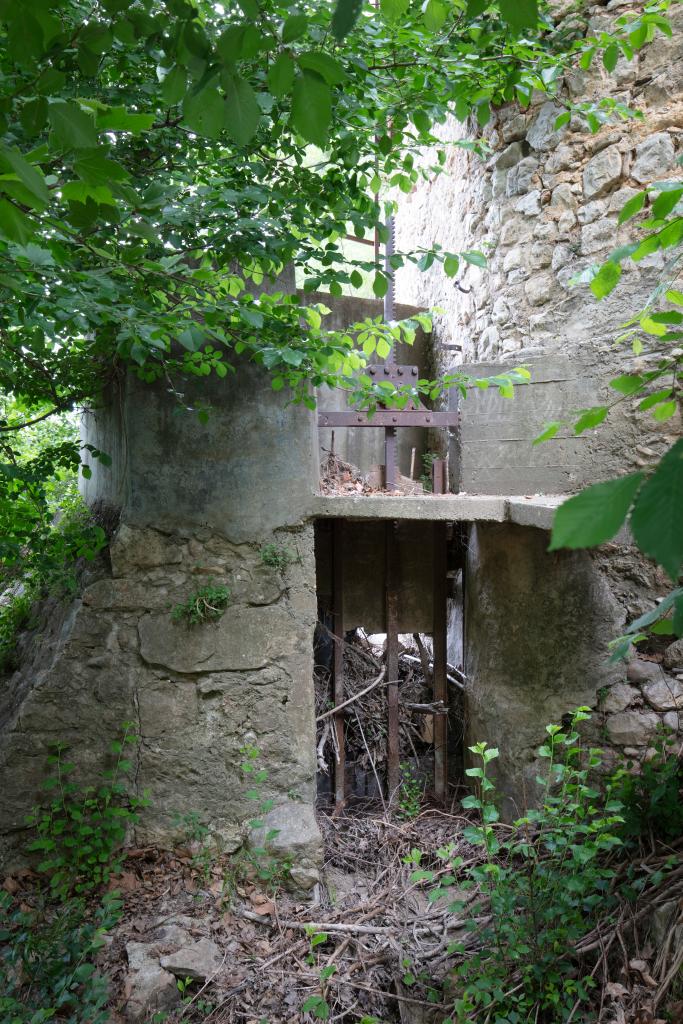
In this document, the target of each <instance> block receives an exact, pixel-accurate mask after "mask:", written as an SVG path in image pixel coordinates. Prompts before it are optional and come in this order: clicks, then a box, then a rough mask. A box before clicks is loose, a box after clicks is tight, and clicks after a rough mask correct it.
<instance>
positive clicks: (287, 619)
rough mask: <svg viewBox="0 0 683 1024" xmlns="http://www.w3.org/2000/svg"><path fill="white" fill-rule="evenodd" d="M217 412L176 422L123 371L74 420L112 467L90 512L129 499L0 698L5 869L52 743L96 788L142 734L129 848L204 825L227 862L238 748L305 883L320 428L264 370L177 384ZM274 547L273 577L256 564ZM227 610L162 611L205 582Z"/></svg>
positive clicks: (245, 804) (239, 793)
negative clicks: (100, 402)
mask: <svg viewBox="0 0 683 1024" xmlns="http://www.w3.org/2000/svg"><path fill="white" fill-rule="evenodd" d="M181 386H182V387H183V388H184V389H185V397H186V400H187V401H188V402H190V403H192V402H194V401H195V400H196V399H197V398H198V397H199V396H201V397H202V399H204V400H205V401H206V399H207V398H208V399H209V400H210V401H211V404H212V412H211V416H210V419H209V422H208V424H206V425H202V424H201V423H200V422H199V420H198V419H197V417H196V415H195V414H192V413H187V412H184V411H183V410H181V409H179V408H178V406H177V402H175V400H174V399H173V397H172V396H171V395H170V394H169V393H168V391H167V390H166V388H165V384H164V383H161V382H160V383H157V384H155V385H152V386H150V385H146V384H145V385H143V384H141V383H139V382H137V381H135V380H134V379H132V378H130V377H129V379H128V381H127V382H126V385H125V386H124V388H123V390H122V392H121V393H120V394H119V395H114V396H111V398H110V404H109V405H108V406H107V407H103V408H102V409H100V410H98V411H97V412H96V413H93V414H90V415H88V416H87V417H86V421H85V433H86V437H87V438H88V439H89V440H92V442H93V443H95V444H97V445H98V446H99V447H101V448H102V449H103V450H104V451H107V452H108V453H110V454H111V455H112V456H113V459H114V465H113V467H112V468H111V469H108V468H105V467H99V466H97V465H95V466H94V467H93V476H92V479H91V480H90V481H89V482H87V484H86V487H85V493H86V497H87V499H88V500H90V501H91V502H94V501H103V502H105V503H106V504H110V505H111V504H119V505H120V506H121V525H120V526H119V528H118V531H117V533H116V535H115V536H114V538H113V541H112V543H111V546H110V549H109V555H110V563H109V564H108V565H107V564H106V563H103V564H102V565H101V566H100V567H99V571H98V572H97V573H95V574H93V573H89V574H87V575H86V576H85V577H84V579H83V589H82V593H81V595H80V597H79V599H78V600H75V601H73V602H69V603H68V604H66V605H64V606H63V607H62V608H57V609H55V608H50V607H49V608H47V609H46V610H45V615H44V618H43V621H42V622H41V624H40V626H39V627H38V629H37V630H36V631H35V632H34V633H33V634H32V635H29V636H27V637H26V638H25V639H24V642H23V650H22V654H23V658H22V668H21V669H20V671H18V672H17V673H15V675H14V676H13V677H12V678H11V679H10V680H9V681H8V682H7V685H3V688H2V691H1V693H2V697H1V698H0V700H1V703H0V730H1V732H2V736H1V741H0V863H9V862H10V861H11V859H12V856H13V851H14V850H15V848H16V847H17V846H19V845H21V841H22V836H21V829H22V826H23V823H24V818H25V815H26V813H27V811H28V810H29V809H30V807H31V806H32V804H33V803H34V801H35V800H36V798H37V796H38V787H39V782H40V780H41V778H42V777H43V776H44V771H45V760H46V757H47V753H48V749H49V746H50V744H51V743H53V742H55V741H57V740H59V741H63V742H68V743H70V744H73V757H74V760H75V761H76V762H77V763H78V765H79V768H80V770H81V772H82V775H83V777H84V778H90V779H91V780H92V778H93V773H94V772H95V771H96V768H95V766H96V765H98V764H100V763H101V761H102V758H103V755H104V754H105V753H106V751H107V749H108V746H109V743H110V741H111V740H112V739H113V738H114V737H115V735H116V733H117V731H118V729H119V727H120V725H121V723H122V722H124V721H132V722H134V723H135V725H136V727H137V729H138V731H139V734H140V737H139V741H138V743H137V744H136V747H135V753H134V758H135V774H134V780H135V786H136V788H137V789H138V790H139V791H140V792H142V791H143V790H146V789H148V790H149V792H150V799H151V806H150V807H149V808H148V809H147V810H146V811H145V812H144V815H143V818H142V822H141V824H140V827H139V830H138V833H137V835H136V841H137V842H138V843H140V844H143V845H144V844H145V843H147V842H150V843H156V844H160V845H164V844H168V843H171V842H173V840H174V837H175V836H176V834H177V828H176V827H174V825H173V819H174V816H175V815H176V814H177V813H178V812H180V813H181V814H185V813H187V812H189V811H193V812H197V813H198V814H199V815H200V816H201V817H202V819H204V820H205V821H206V823H207V824H208V826H209V827H210V829H211V830H212V832H214V834H216V835H217V836H218V837H219V838H220V839H221V841H222V842H223V843H224V845H225V847H226V848H227V849H234V848H235V847H236V846H237V845H239V843H240V842H241V841H242V840H243V838H244V836H245V834H246V831H247V829H246V825H245V822H246V821H247V820H248V819H249V818H251V817H252V816H253V812H254V809H253V804H251V803H250V802H249V801H248V800H246V798H245V796H244V794H245V792H246V790H247V789H248V788H249V786H248V785H247V784H246V783H245V782H243V781H242V779H241V776H240V771H239V765H240V763H241V762H242V760H243V755H242V754H240V748H241V747H243V746H244V745H245V743H250V744H253V745H256V746H258V747H259V748H260V750H261V751H262V754H263V758H264V760H265V761H266V762H267V766H268V781H267V784H266V786H265V789H264V794H265V795H270V796H272V797H273V798H274V799H275V804H276V806H275V808H274V810H273V811H272V812H271V821H272V822H273V824H274V826H275V827H278V828H280V830H281V832H280V837H279V840H278V841H279V842H280V843H281V846H282V847H283V849H286V850H287V851H288V852H289V853H291V854H292V855H293V856H294V858H295V861H296V868H295V872H294V875H295V877H296V879H297V881H298V882H299V883H300V884H302V885H304V886H309V885H311V884H312V883H313V881H314V880H315V871H316V868H317V864H318V860H319V856H320V852H321V843H320V835H319V833H318V830H317V825H316V823H315V817H314V813H313V802H314V797H315V785H314V781H315V753H314V746H315V723H314V706H313V689H312V685H311V679H312V669H313V664H312V661H313V631H314V626H315V621H316V599H315V566H314V556H313V527H312V525H310V524H306V523H303V522H302V514H304V511H303V510H305V509H306V508H307V506H308V505H309V504H310V498H311V495H312V494H313V491H314V489H315V486H316V483H317V445H316V437H315V429H314V417H313V415H312V414H311V413H310V412H308V411H307V410H304V409H302V408H300V407H290V406H287V404H286V399H285V398H284V397H283V396H282V395H281V394H276V393H275V392H273V391H272V390H271V388H270V382H269V379H268V377H267V375H265V374H264V373H263V371H261V370H259V369H258V368H257V367H254V366H252V365H249V364H243V365H241V366H240V367H239V369H238V373H237V376H236V378H232V377H231V378H228V379H227V380H226V381H224V382H221V381H214V382H209V386H208V387H206V385H205V382H204V381H202V382H201V384H200V385H198V384H197V383H196V382H194V381H189V382H184V383H183V384H182V385H181ZM265 543H275V544H277V545H279V546H281V547H283V548H285V549H286V550H287V551H288V553H289V555H290V564H289V566H288V568H287V569H286V570H285V571H284V572H279V571H278V570H277V569H275V568H269V567H268V566H266V565H264V564H263V561H262V558H261V548H262V545H263V544H265ZM209 581H214V582H215V583H220V584H224V585H225V586H227V587H228V588H229V590H230V604H229V607H228V609H227V611H226V612H225V614H224V615H223V616H222V617H221V618H220V619H219V620H218V621H217V622H212V623H207V624H199V625H195V626H188V625H186V624H184V623H182V622H176V621H174V620H173V618H172V610H173V608H174V606H176V605H177V604H179V603H183V602H185V601H187V599H188V598H189V597H191V595H192V594H193V593H195V592H196V591H197V589H198V588H201V587H202V586H204V585H206V583H207V582H209Z"/></svg>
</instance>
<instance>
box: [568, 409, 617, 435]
mask: <svg viewBox="0 0 683 1024" xmlns="http://www.w3.org/2000/svg"><path fill="white" fill-rule="evenodd" d="M608 412H609V408H608V407H607V406H606V405H596V406H595V408H593V409H584V411H583V412H582V413H581V415H580V416H579V418H578V420H577V421H576V423H575V424H574V433H575V434H582V433H583V432H584V430H592V429H593V427H598V426H600V424H601V423H602V422H603V421H604V420H605V419H606V418H607V413H608Z"/></svg>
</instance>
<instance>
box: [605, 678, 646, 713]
mask: <svg viewBox="0 0 683 1024" xmlns="http://www.w3.org/2000/svg"><path fill="white" fill-rule="evenodd" d="M638 696H640V694H639V692H638V690H636V688H635V687H634V686H629V685H628V683H615V684H614V686H612V688H611V689H610V691H609V693H608V694H607V696H606V697H605V699H604V701H603V702H602V706H603V709H604V710H605V711H606V712H607V713H608V714H614V713H615V712H617V711H625V710H626V708H628V707H630V706H631V704H633V702H634V700H635V699H636V698H637V697H638Z"/></svg>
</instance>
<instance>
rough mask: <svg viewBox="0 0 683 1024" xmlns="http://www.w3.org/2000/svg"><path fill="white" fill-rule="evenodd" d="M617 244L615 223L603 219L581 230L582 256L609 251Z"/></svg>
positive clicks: (606, 218)
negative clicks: (602, 250)
mask: <svg viewBox="0 0 683 1024" xmlns="http://www.w3.org/2000/svg"><path fill="white" fill-rule="evenodd" d="M616 244H617V222H616V221H615V220H611V219H610V218H609V217H605V218H604V220H598V221H595V223H593V224H586V226H585V227H584V228H582V229H581V252H582V253H583V254H584V255H588V254H589V253H593V252H599V251H600V250H601V249H611V248H613V247H614V246H615V245H616Z"/></svg>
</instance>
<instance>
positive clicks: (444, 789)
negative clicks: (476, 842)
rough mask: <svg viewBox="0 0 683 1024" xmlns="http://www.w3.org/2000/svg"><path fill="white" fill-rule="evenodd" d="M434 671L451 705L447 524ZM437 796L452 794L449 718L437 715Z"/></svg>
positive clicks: (440, 547)
mask: <svg viewBox="0 0 683 1024" xmlns="http://www.w3.org/2000/svg"><path fill="white" fill-rule="evenodd" d="M433 529H434V587H433V591H434V632H433V646H434V668H433V670H432V671H433V676H432V678H433V697H434V700H435V701H443V702H444V704H445V705H446V706H448V679H447V672H448V666H447V662H448V635H447V634H448V609H447V597H448V592H447V586H448V583H447V577H446V572H447V569H448V566H447V564H446V563H447V556H448V538H447V529H448V524H447V523H434V527H433ZM434 795H435V797H436V799H437V800H438V801H440V802H441V803H445V801H446V797H447V795H448V715H434Z"/></svg>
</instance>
